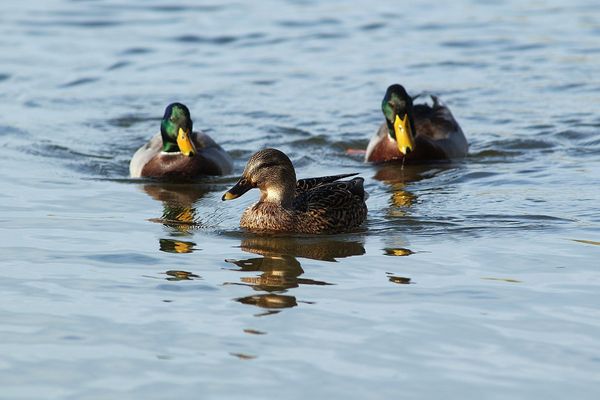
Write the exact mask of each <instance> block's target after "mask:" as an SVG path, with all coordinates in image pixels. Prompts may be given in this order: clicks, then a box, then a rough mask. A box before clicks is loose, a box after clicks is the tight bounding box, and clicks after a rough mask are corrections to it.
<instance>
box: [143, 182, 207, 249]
mask: <svg viewBox="0 0 600 400" xmlns="http://www.w3.org/2000/svg"><path fill="white" fill-rule="evenodd" d="M143 189H144V191H145V192H146V193H148V195H150V197H152V198H153V199H155V200H157V201H160V202H161V203H162V205H163V212H162V216H161V217H160V218H152V219H150V221H152V222H158V223H161V224H163V225H164V226H165V227H166V228H168V230H169V233H170V236H172V237H175V238H176V239H171V238H162V239H160V240H159V244H160V250H161V251H165V252H168V253H191V252H193V251H194V250H195V246H196V243H194V242H190V241H185V240H181V239H180V238H181V237H185V236H191V235H192V231H193V230H194V229H198V228H200V227H201V226H202V222H201V221H200V217H199V216H198V212H197V209H196V206H195V204H196V202H197V201H198V200H199V199H200V198H201V197H202V196H204V194H205V193H207V192H208V190H207V189H206V188H205V187H202V186H200V185H191V184H187V185H185V184H174V183H159V182H157V183H152V184H146V185H144V186H143Z"/></svg>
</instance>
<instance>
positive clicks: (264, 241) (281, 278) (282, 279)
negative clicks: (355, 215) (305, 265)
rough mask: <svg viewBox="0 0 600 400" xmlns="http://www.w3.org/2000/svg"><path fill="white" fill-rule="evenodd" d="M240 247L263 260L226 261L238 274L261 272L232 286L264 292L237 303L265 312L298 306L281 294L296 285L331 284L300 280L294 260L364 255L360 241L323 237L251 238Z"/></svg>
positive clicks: (298, 266) (301, 272) (288, 296)
mask: <svg viewBox="0 0 600 400" xmlns="http://www.w3.org/2000/svg"><path fill="white" fill-rule="evenodd" d="M240 247H241V248H242V250H243V251H246V252H248V253H254V254H260V255H262V257H255V258H248V259H244V260H226V261H227V262H229V263H232V264H234V265H236V266H238V267H239V271H240V272H260V273H261V274H260V275H259V276H245V277H242V278H241V279H240V280H241V282H242V283H232V284H237V285H246V286H251V287H252V288H253V289H254V290H256V291H260V292H266V293H262V294H256V295H251V296H246V297H242V298H238V299H236V301H239V302H240V303H243V304H251V305H254V306H257V307H261V308H267V309H281V308H289V307H295V306H297V305H298V301H297V300H296V297H295V296H290V295H284V294H283V293H286V292H287V291H288V290H289V289H293V288H296V287H298V286H299V285H321V286H325V285H331V284H332V283H328V282H324V281H319V280H314V279H308V278H301V277H300V276H301V275H302V274H304V270H303V269H302V266H301V264H300V262H299V261H298V259H297V258H296V257H303V258H311V259H316V260H323V261H336V258H342V257H350V256H357V255H362V254H364V253H365V249H364V247H363V245H362V243H360V242H356V241H345V240H339V239H338V240H336V239H327V238H322V237H319V238H302V237H300V238H299V237H277V236H250V237H246V238H244V239H242V242H241V245H240ZM271 313H272V312H271Z"/></svg>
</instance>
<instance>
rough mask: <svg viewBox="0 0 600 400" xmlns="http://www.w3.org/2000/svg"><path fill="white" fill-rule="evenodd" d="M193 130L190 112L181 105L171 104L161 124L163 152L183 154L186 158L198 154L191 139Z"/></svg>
mask: <svg viewBox="0 0 600 400" xmlns="http://www.w3.org/2000/svg"><path fill="white" fill-rule="evenodd" d="M192 129H193V122H192V118H191V117H190V110H188V108H187V107H186V106H185V105H183V104H181V103H172V104H169V105H168V106H167V108H166V109H165V115H164V116H163V119H162V121H161V123H160V133H161V136H162V140H163V148H162V151H164V152H166V153H176V152H181V153H182V154H183V155H185V156H188V157H193V156H194V155H195V154H196V147H195V146H194V142H192V139H191V134H192Z"/></svg>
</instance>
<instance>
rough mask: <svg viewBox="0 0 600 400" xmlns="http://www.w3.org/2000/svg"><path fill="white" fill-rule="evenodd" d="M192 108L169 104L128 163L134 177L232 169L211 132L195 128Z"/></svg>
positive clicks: (221, 172) (216, 172)
mask: <svg viewBox="0 0 600 400" xmlns="http://www.w3.org/2000/svg"><path fill="white" fill-rule="evenodd" d="M192 128H193V122H192V119H191V117H190V111H189V110H188V108H187V107H186V106H185V105H183V104H181V103H173V104H169V106H168V107H167V108H166V110H165V115H164V117H163V119H162V121H161V123H160V133H157V134H156V135H155V136H154V137H153V138H152V139H150V141H149V142H148V143H146V144H145V145H144V146H142V147H140V148H139V149H138V151H136V152H135V154H134V155H133V158H132V159H131V162H130V163H129V173H130V175H131V177H132V178H140V177H150V178H173V179H191V178H195V177H197V176H200V175H226V174H229V173H231V171H232V169H233V162H232V160H231V157H230V156H229V154H227V152H226V151H225V150H223V148H222V147H221V146H219V145H218V144H217V143H215V141H214V140H212V139H211V137H210V136H208V135H206V134H204V133H202V132H193V131H192Z"/></svg>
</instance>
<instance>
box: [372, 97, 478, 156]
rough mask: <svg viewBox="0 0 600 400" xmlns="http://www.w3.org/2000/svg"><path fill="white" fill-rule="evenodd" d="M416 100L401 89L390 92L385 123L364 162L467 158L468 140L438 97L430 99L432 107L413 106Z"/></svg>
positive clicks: (385, 98)
mask: <svg viewBox="0 0 600 400" xmlns="http://www.w3.org/2000/svg"><path fill="white" fill-rule="evenodd" d="M417 97H419V96H415V97H414V98H411V97H410V96H409V95H408V93H406V90H405V89H404V88H403V87H402V86H401V85H392V86H390V87H389V88H388V89H387V91H386V92H385V96H384V97H383V101H382V103H381V109H382V110H383V115H384V116H385V122H384V123H383V124H382V125H381V127H380V128H379V131H377V134H376V135H375V136H373V138H372V139H371V141H370V142H369V145H368V146H367V152H366V155H365V161H370V162H384V161H391V160H396V159H404V160H406V161H412V162H414V161H417V162H418V161H427V160H429V161H431V160H449V159H453V158H461V157H465V156H466V155H467V150H468V148H469V145H468V144H467V139H466V138H465V135H464V134H463V131H462V129H461V128H460V126H459V125H458V122H456V120H455V119H454V117H453V116H452V113H451V112H450V110H449V109H448V107H446V106H445V105H443V104H442V103H441V102H440V101H439V100H438V98H437V97H436V96H431V99H432V100H433V106H429V105H427V104H415V105H413V100H414V99H416V98H417Z"/></svg>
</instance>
